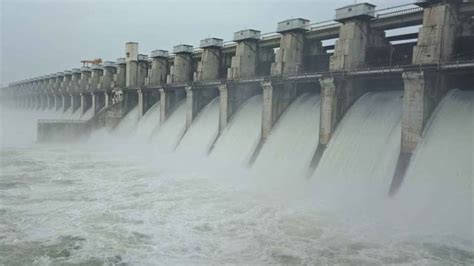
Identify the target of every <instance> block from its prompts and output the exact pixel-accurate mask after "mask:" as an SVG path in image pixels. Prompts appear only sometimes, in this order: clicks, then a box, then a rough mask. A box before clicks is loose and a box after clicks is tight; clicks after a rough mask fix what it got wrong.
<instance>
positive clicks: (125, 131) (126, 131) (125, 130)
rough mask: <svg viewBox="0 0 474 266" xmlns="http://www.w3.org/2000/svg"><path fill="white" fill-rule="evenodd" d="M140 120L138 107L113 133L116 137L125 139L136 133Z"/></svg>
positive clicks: (129, 113)
mask: <svg viewBox="0 0 474 266" xmlns="http://www.w3.org/2000/svg"><path fill="white" fill-rule="evenodd" d="M138 120H139V110H138V106H135V107H134V108H133V109H132V110H130V111H129V112H128V113H127V114H126V115H125V116H124V117H123V118H122V120H120V122H119V123H118V125H117V126H116V127H115V129H114V131H113V133H114V135H116V136H120V137H125V136H130V135H133V134H134V133H135V129H136V126H137V124H138Z"/></svg>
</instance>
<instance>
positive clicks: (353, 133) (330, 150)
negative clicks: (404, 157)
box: [312, 91, 403, 201]
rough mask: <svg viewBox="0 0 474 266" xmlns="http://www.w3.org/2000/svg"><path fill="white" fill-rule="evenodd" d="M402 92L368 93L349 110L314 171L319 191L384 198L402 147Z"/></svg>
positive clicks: (354, 196) (329, 194) (314, 178)
mask: <svg viewBox="0 0 474 266" xmlns="http://www.w3.org/2000/svg"><path fill="white" fill-rule="evenodd" d="M402 95H403V92H402V91H391V92H369V93H366V94H364V95H363V96H362V97H361V98H360V99H358V100H357V102H356V103H355V104H354V105H353V106H352V107H351V108H350V109H349V110H348V111H347V113H346V115H345V116H344V118H343V119H342V121H340V123H339V125H338V126H337V129H336V131H335V132H334V135H333V136H332V139H331V141H330V142H329V145H328V146H327V148H326V150H325V152H324V154H323V157H322V158H321V161H320V163H319V165H318V168H317V169H316V172H315V173H314V175H313V180H312V183H313V184H314V186H315V187H316V191H317V193H318V194H324V195H327V196H329V197H333V196H335V197H338V198H341V197H348V199H349V200H350V201H352V200H354V199H355V198H360V199H361V200H363V201H364V200H367V198H368V199H371V198H384V197H386V195H387V192H388V188H389V185H390V182H391V177H392V175H393V171H394V169H395V166H396V161H397V157H398V154H399V151H400V138H401V134H400V132H401V129H400V127H401V115H402V107H403V106H402V105H403V104H402Z"/></svg>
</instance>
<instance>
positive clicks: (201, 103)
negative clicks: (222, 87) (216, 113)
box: [186, 86, 219, 129]
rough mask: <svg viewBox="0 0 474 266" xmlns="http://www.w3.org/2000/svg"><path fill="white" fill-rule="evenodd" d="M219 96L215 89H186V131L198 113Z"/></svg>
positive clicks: (189, 87) (193, 87) (192, 87)
mask: <svg viewBox="0 0 474 266" xmlns="http://www.w3.org/2000/svg"><path fill="white" fill-rule="evenodd" d="M218 95H219V92H218V89H217V88H216V87H206V88H199V87H196V86H187V87H186V129H188V128H189V127H190V126H191V124H192V122H193V121H194V119H195V118H196V117H197V115H198V114H199V112H200V111H201V110H202V108H204V107H205V106H206V105H207V104H208V103H210V102H211V101H212V100H213V99H214V98H216V97H217V96H218Z"/></svg>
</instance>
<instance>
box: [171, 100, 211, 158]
mask: <svg viewBox="0 0 474 266" xmlns="http://www.w3.org/2000/svg"><path fill="white" fill-rule="evenodd" d="M218 133H219V97H217V98H215V99H214V100H212V101H211V103H209V104H208V105H207V106H206V107H205V108H204V109H203V110H202V111H201V113H200V114H199V115H198V117H197V118H196V119H195V121H194V122H193V124H192V125H191V127H190V128H189V129H188V131H187V132H186V135H185V136H184V137H183V139H182V140H181V142H180V144H179V146H178V152H180V153H188V154H193V155H195V156H204V155H207V153H208V152H209V150H210V148H211V146H212V144H213V143H214V141H215V140H216V137H217V134H218Z"/></svg>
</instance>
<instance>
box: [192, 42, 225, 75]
mask: <svg viewBox="0 0 474 266" xmlns="http://www.w3.org/2000/svg"><path fill="white" fill-rule="evenodd" d="M222 43H223V40H222V39H218V38H207V39H204V40H201V43H200V44H201V49H202V53H201V61H199V62H198V64H197V70H196V72H195V73H194V81H198V82H199V81H213V80H218V79H219V74H220V73H219V69H220V64H221V58H220V57H221V47H222V45H223V44H222Z"/></svg>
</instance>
